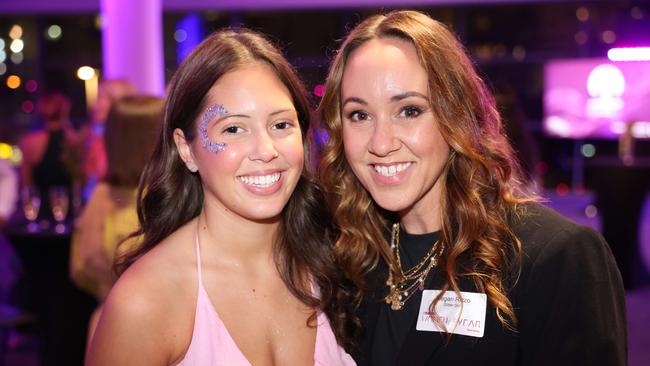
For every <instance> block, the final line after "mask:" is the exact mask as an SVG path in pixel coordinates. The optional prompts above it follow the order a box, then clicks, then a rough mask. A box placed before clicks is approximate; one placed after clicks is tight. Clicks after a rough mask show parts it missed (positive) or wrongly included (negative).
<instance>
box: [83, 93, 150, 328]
mask: <svg viewBox="0 0 650 366" xmlns="http://www.w3.org/2000/svg"><path fill="white" fill-rule="evenodd" d="M162 107H163V100H162V99H160V98H157V97H152V96H128V97H124V98H121V99H118V100H116V101H115V102H114V103H113V104H112V107H111V109H110V113H108V116H107V119H106V128H105V132H104V134H103V136H102V137H103V140H104V143H102V146H105V147H106V158H107V159H106V160H107V169H106V174H105V176H104V179H103V180H102V181H100V182H99V183H98V184H97V186H96V187H95V189H94V191H93V192H92V195H91V197H90V200H89V201H88V203H87V205H86V207H84V209H83V211H82V214H81V216H80V217H79V220H78V221H77V223H76V225H75V229H74V233H73V239H72V247H71V250H70V276H71V278H72V280H73V281H74V283H75V284H76V285H77V286H78V287H79V288H81V289H83V290H85V291H87V292H88V293H90V294H92V295H93V296H95V298H96V299H97V301H98V302H99V303H100V305H99V307H98V309H97V310H96V311H95V312H94V313H93V315H92V317H91V319H90V324H89V333H88V335H89V337H91V336H92V333H93V331H94V328H95V324H96V322H97V320H98V315H99V310H100V308H101V304H102V303H103V301H104V299H105V298H106V296H107V294H108V291H109V290H110V288H111V287H112V286H113V283H114V282H115V280H116V277H115V275H114V273H113V270H112V269H113V259H114V257H115V252H116V249H117V246H118V243H120V242H121V241H122V240H123V239H124V238H126V237H127V236H128V234H130V233H132V232H133V231H135V230H136V229H137V227H138V217H137V213H136V189H137V187H138V182H139V180H140V174H141V173H142V170H143V168H144V166H145V164H146V162H147V160H148V159H149V156H150V155H151V152H152V151H153V148H154V145H155V142H156V138H157V134H158V130H159V128H160V124H161V121H162ZM136 242H137V239H136V238H132V239H131V240H130V241H129V243H125V245H123V246H120V248H122V249H127V248H129V247H130V246H132V245H135V243H136Z"/></svg>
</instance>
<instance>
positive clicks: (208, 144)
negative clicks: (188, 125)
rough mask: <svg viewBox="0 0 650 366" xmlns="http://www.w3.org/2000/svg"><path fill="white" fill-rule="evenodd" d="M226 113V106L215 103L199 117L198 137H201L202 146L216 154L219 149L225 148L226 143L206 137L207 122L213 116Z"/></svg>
mask: <svg viewBox="0 0 650 366" xmlns="http://www.w3.org/2000/svg"><path fill="white" fill-rule="evenodd" d="M226 114H228V111H226V108H224V106H223V105H221V104H215V105H213V106H212V107H210V108H208V109H206V111H205V113H204V114H203V117H201V123H200V124H199V138H200V139H201V144H202V145H203V148H204V149H206V150H208V151H209V152H211V153H213V154H217V153H219V152H220V151H223V149H225V148H226V146H228V145H226V144H225V143H223V142H215V141H212V140H210V137H208V122H210V121H211V120H212V119H214V118H215V117H221V116H225V115H226Z"/></svg>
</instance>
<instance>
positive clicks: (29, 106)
mask: <svg viewBox="0 0 650 366" xmlns="http://www.w3.org/2000/svg"><path fill="white" fill-rule="evenodd" d="M20 107H21V109H22V110H23V112H25V113H32V112H34V102H32V101H31V100H26V101H24V102H23V104H21V106H20Z"/></svg>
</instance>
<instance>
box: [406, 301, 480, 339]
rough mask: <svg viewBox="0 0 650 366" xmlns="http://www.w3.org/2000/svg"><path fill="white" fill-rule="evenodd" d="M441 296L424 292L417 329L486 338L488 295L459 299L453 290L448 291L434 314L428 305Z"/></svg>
mask: <svg viewBox="0 0 650 366" xmlns="http://www.w3.org/2000/svg"><path fill="white" fill-rule="evenodd" d="M439 293H440V290H424V291H422V302H421V303H420V312H419V313H418V323H417V326H416V329H417V330H420V331H428V332H444V331H447V332H449V333H453V334H461V335H465V336H470V337H478V338H480V337H483V333H484V331H485V309H486V308H487V296H486V295H485V294H479V293H476V292H461V293H460V296H458V295H457V294H456V293H455V292H453V291H446V292H445V294H444V295H442V297H441V298H440V300H439V301H438V303H437V304H436V307H435V310H436V312H435V314H434V313H432V312H430V311H429V305H431V303H432V302H433V299H435V298H436V296H438V294H439ZM439 323H440V324H444V327H445V328H446V329H445V328H442V327H441V326H440V325H439Z"/></svg>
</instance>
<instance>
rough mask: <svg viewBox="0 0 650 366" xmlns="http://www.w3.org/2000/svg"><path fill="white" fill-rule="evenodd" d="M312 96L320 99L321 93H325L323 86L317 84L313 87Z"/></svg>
mask: <svg viewBox="0 0 650 366" xmlns="http://www.w3.org/2000/svg"><path fill="white" fill-rule="evenodd" d="M313 93H314V95H315V96H317V97H322V96H323V93H325V85H323V84H318V85H316V86H315V87H314V91H313Z"/></svg>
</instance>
